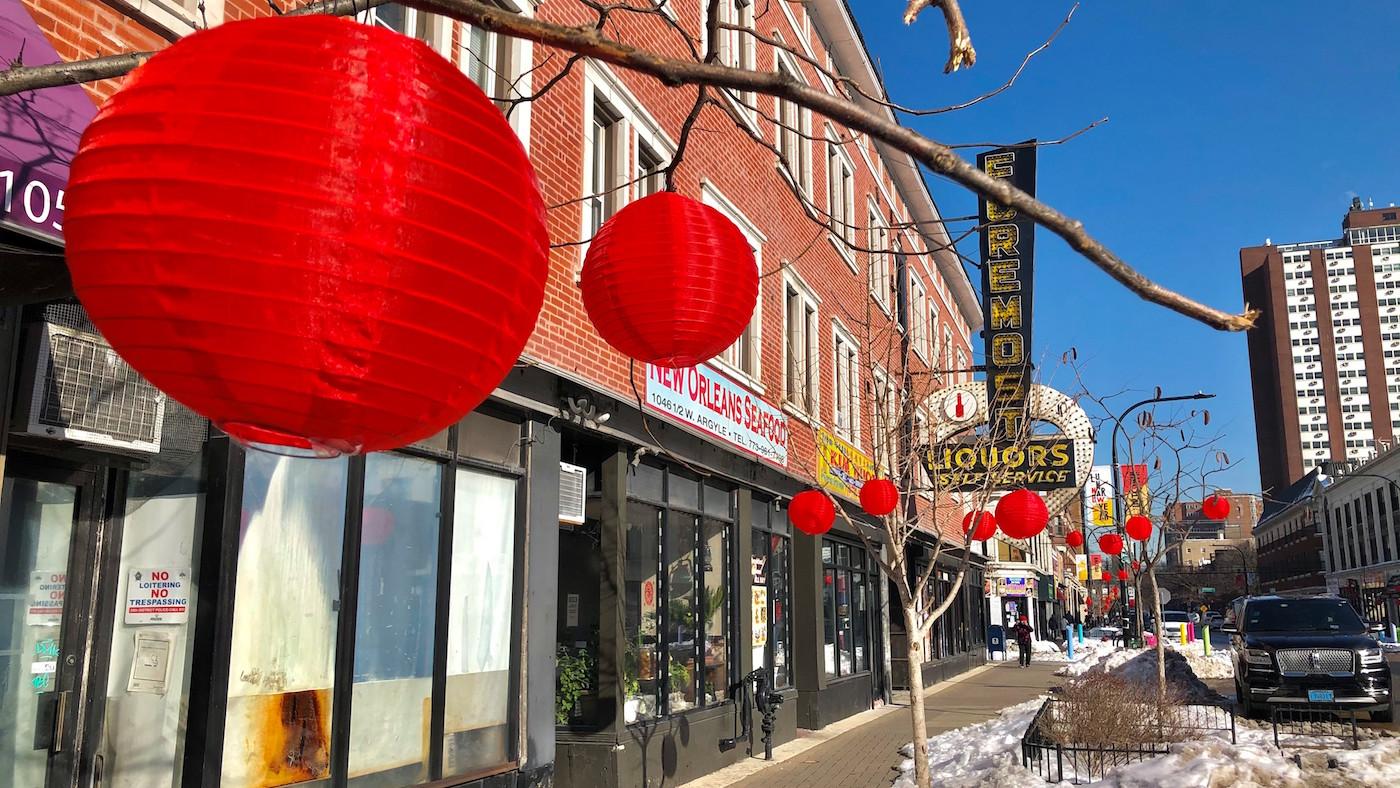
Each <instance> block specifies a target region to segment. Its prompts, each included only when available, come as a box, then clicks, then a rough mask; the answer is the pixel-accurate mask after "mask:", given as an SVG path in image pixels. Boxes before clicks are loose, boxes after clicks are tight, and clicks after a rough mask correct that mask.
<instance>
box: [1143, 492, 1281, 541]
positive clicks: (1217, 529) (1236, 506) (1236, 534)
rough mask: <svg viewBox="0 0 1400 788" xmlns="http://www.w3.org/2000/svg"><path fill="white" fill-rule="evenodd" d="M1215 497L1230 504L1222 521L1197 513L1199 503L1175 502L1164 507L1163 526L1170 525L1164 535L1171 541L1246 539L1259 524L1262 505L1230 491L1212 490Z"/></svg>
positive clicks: (1246, 494)
mask: <svg viewBox="0 0 1400 788" xmlns="http://www.w3.org/2000/svg"><path fill="white" fill-rule="evenodd" d="M1214 494H1215V495H1218V496H1220V497H1221V498H1224V499H1226V500H1227V501H1229V502H1230V514H1229V516H1227V517H1226V518H1225V519H1224V520H1211V519H1210V518H1208V517H1206V516H1205V515H1204V514H1202V512H1201V502H1200V501H1178V502H1176V503H1174V504H1172V505H1170V506H1168V507H1167V510H1166V512H1165V519H1166V522H1169V523H1172V526H1171V529H1170V532H1169V533H1168V535H1167V539H1168V541H1169V542H1170V541H1172V540H1173V539H1181V538H1187V539H1247V538H1249V537H1250V536H1251V535H1252V534H1253V533H1254V524H1255V523H1257V522H1259V515H1260V513H1261V512H1262V511H1263V502H1262V500H1261V499H1260V497H1259V496H1257V495H1252V494H1250V493H1237V492H1235V491H1234V490H1216V491H1215V493H1214Z"/></svg>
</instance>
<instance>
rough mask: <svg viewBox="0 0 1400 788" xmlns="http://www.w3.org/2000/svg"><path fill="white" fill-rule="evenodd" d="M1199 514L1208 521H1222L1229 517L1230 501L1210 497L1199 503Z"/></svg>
mask: <svg viewBox="0 0 1400 788" xmlns="http://www.w3.org/2000/svg"><path fill="white" fill-rule="evenodd" d="M1201 514H1204V515H1205V516H1206V519H1208V520H1224V519H1225V518H1226V517H1229V516H1230V499H1229V498H1222V497H1220V496H1219V495H1212V496H1210V497H1209V498H1207V499H1205V500H1204V501H1201Z"/></svg>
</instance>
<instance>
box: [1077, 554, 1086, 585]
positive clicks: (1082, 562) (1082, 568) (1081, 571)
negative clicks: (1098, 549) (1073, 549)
mask: <svg viewBox="0 0 1400 788" xmlns="http://www.w3.org/2000/svg"><path fill="white" fill-rule="evenodd" d="M1074 570H1075V574H1076V575H1078V576H1079V579H1080V580H1088V579H1089V557H1088V556H1086V555H1084V554H1083V553H1078V554H1076V555H1075V556H1074Z"/></svg>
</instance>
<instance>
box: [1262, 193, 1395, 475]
mask: <svg viewBox="0 0 1400 788" xmlns="http://www.w3.org/2000/svg"><path fill="white" fill-rule="evenodd" d="M1240 276H1241V279H1242V282H1243V289H1244V300H1245V302H1246V303H1248V304H1249V306H1250V307H1252V308H1255V309H1258V310H1260V316H1259V320H1258V322H1257V323H1256V327H1255V329H1254V330H1252V331H1250V332H1249V334H1248V342H1249V366H1250V377H1251V379H1252V381H1253V386H1254V421H1255V432H1256V435H1257V439H1258V445H1259V479H1260V489H1262V490H1263V491H1264V493H1265V494H1266V495H1278V494H1279V493H1281V492H1282V491H1283V490H1284V489H1286V488H1288V486H1289V485H1290V484H1291V483H1292V482H1293V481H1294V480H1296V479H1299V478H1301V477H1302V476H1303V475H1304V474H1306V473H1307V472H1308V471H1310V470H1312V469H1313V468H1315V467H1317V466H1318V465H1319V464H1320V463H1322V462H1324V461H1326V460H1337V461H1356V460H1364V459H1366V458H1368V457H1370V456H1372V455H1374V454H1375V453H1377V452H1380V451H1384V450H1385V448H1386V447H1389V446H1391V445H1393V443H1394V440H1395V432H1396V428H1397V426H1400V363H1397V361H1396V359H1397V358H1400V208H1396V207H1395V206H1394V204H1392V205H1390V206H1389V207H1385V208H1373V207H1369V206H1368V207H1363V206H1362V204H1361V200H1359V199H1356V200H1353V201H1352V205H1351V210H1349V211H1348V212H1347V214H1346V216H1345V217H1343V219H1342V237H1341V238H1338V239H1333V240H1323V241H1309V242H1305V243H1288V244H1277V245H1276V244H1273V243H1270V242H1267V241H1266V242H1265V245H1263V246H1252V247H1246V248H1244V249H1241V250H1240Z"/></svg>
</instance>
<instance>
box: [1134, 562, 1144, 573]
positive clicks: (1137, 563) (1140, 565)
mask: <svg viewBox="0 0 1400 788" xmlns="http://www.w3.org/2000/svg"><path fill="white" fill-rule="evenodd" d="M1140 569H1142V562H1141V561H1134V562H1133V571H1134V572H1136V571H1138V570H1140Z"/></svg>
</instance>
